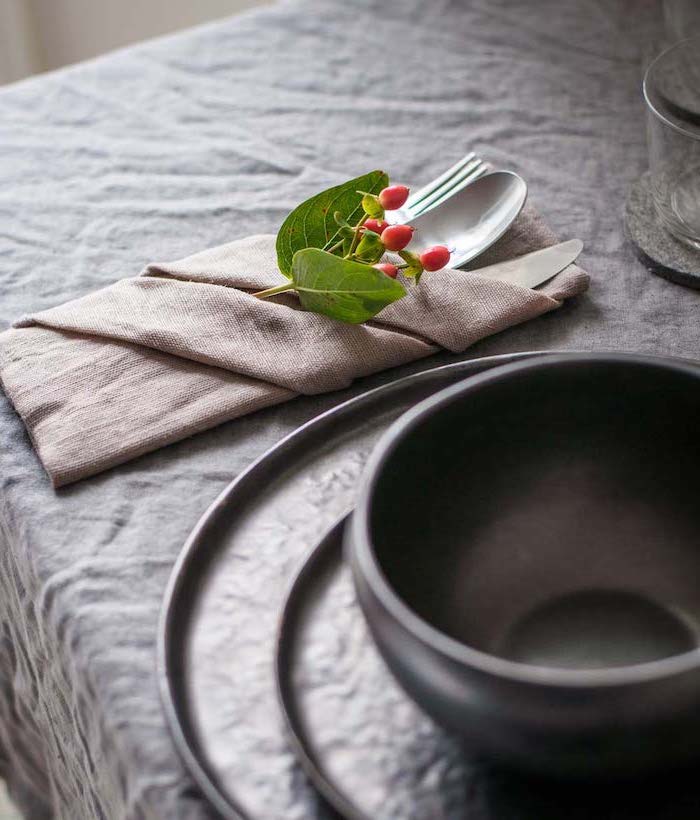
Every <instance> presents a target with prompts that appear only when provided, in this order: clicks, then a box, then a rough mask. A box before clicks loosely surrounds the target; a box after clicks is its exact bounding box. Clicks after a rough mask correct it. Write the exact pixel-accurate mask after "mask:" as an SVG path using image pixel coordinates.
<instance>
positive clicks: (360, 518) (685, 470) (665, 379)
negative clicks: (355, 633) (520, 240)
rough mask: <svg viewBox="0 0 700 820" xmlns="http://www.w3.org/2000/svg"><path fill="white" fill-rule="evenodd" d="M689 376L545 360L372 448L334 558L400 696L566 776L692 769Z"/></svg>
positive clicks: (402, 423) (672, 366)
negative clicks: (342, 560)
mask: <svg viewBox="0 0 700 820" xmlns="http://www.w3.org/2000/svg"><path fill="white" fill-rule="evenodd" d="M699 425H700V368H696V367H695V366H693V365H692V364H690V363H688V364H683V363H677V362H673V361H671V360H661V359H658V358H657V359H655V358H653V357H641V356H631V355H623V354H619V355H616V354H580V355H573V356H566V357H561V356H551V357H543V358H538V359H535V360H531V361H525V362H522V363H517V364H514V365H509V366H506V367H502V368H498V369H496V370H493V371H490V372H489V373H487V374H484V375H481V376H477V377H474V378H472V379H469V380H468V381H467V382H464V383H462V384H459V385H456V386H453V387H450V388H448V389H447V390H445V391H443V392H441V393H439V394H437V395H436V396H434V397H432V398H430V399H428V400H426V401H425V402H423V403H421V404H420V405H418V406H417V407H416V408H414V409H413V410H411V411H410V412H409V413H407V414H406V415H405V416H404V417H403V418H402V419H400V420H399V421H398V422H396V423H395V424H394V425H393V426H392V428H391V429H390V430H389V431H388V432H387V434H386V435H385V436H384V438H383V439H382V441H381V442H380V443H379V445H378V446H377V449H376V450H375V452H374V454H373V456H372V458H371V460H370V463H369V465H368V468H367V473H366V477H365V481H364V485H363V488H362V491H361V493H360V498H359V501H358V505H357V508H356V511H355V513H354V515H353V519H352V522H351V525H350V527H349V528H348V533H347V540H348V547H349V553H350V559H351V564H352V567H353V574H354V578H355V584H356V588H357V592H358V599H359V601H360V604H361V606H362V608H363V611H364V613H365V615H366V617H367V620H368V623H369V626H370V629H371V631H372V634H373V636H374V638H375V640H376V642H377V645H378V647H379V649H380V651H381V652H382V654H383V656H384V658H385V659H386V661H387V663H388V665H389V667H390V668H391V669H392V671H393V672H394V674H395V675H396V677H397V678H398V680H399V682H400V683H401V684H402V685H403V687H404V688H405V689H406V691H407V692H408V694H409V695H411V696H412V697H413V698H414V700H416V702H417V703H418V704H419V705H420V706H422V707H423V708H424V709H425V711H427V712H428V713H429V714H430V715H432V716H433V717H434V718H435V719H436V720H437V721H439V722H440V723H441V724H443V725H445V726H447V727H448V728H451V729H454V730H456V731H458V732H460V733H461V734H462V735H463V736H464V738H465V740H466V741H467V742H468V743H469V744H470V746H471V747H472V748H473V750H474V751H476V752H480V753H484V754H486V755H488V756H490V757H492V758H495V759H496V760H498V761H500V762H502V763H505V764H509V765H514V766H517V767H519V768H524V769H529V770H535V771H538V772H544V773H547V774H557V775H563V776H572V775H573V776H589V775H603V776H616V775H620V774H625V775H628V774H638V773H640V772H644V771H647V770H649V769H653V768H658V767H666V766H671V765H677V764H682V763H685V762H687V761H689V760H692V759H695V758H698V757H700V651H698V646H700V499H699V497H698V474H699V472H700V437H699V436H698V427H699Z"/></svg>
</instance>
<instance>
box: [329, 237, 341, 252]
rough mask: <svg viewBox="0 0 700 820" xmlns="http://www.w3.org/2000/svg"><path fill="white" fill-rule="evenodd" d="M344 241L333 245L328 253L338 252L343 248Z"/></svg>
mask: <svg viewBox="0 0 700 820" xmlns="http://www.w3.org/2000/svg"><path fill="white" fill-rule="evenodd" d="M344 241H345V240H344V239H341V240H340V242H336V243H335V245H332V246H331V247H330V248H328V253H333V252H334V251H337V250H338V248H342V247H343V242H344Z"/></svg>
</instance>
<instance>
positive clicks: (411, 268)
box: [399, 251, 424, 284]
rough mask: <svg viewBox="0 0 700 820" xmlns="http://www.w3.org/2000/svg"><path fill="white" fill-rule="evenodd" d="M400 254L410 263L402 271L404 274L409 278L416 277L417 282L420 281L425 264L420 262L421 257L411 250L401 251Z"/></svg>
mask: <svg viewBox="0 0 700 820" xmlns="http://www.w3.org/2000/svg"><path fill="white" fill-rule="evenodd" d="M399 256H400V257H401V258H402V259H403V261H404V262H405V263H406V264H407V265H408V267H407V268H404V269H403V270H402V271H401V272H402V273H403V275H404V276H406V277H408V278H409V279H415V280H416V284H418V282H420V278H421V276H422V275H423V270H424V268H423V265H421V263H420V259H419V258H418V256H417V255H416V254H415V253H412V252H411V251H399Z"/></svg>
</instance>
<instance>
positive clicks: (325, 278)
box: [292, 183, 406, 324]
mask: <svg viewBox="0 0 700 820" xmlns="http://www.w3.org/2000/svg"><path fill="white" fill-rule="evenodd" d="M365 184H366V183H365ZM292 279H293V281H294V287H295V288H296V290H297V293H298V294H299V300H300V301H301V303H302V305H303V306H304V307H305V308H306V309H307V310H312V311H314V312H315V313H322V314H323V315H324V316H330V318H331V319H337V320H339V321H341V322H349V323H351V324H360V323H361V322H366V321H367V320H368V319H371V318H372V317H373V316H376V315H377V313H379V311H380V310H382V309H383V308H385V307H386V306H387V305H390V304H391V303H392V302H396V301H397V300H398V299H401V298H402V297H403V296H405V295H406V289H405V288H404V287H403V285H402V284H401V283H400V282H397V281H396V280H395V279H392V278H391V277H389V276H386V275H385V274H383V273H382V272H381V271H379V270H377V269H376V268H373V267H371V265H363V264H362V263H360V262H351V261H350V260H349V259H339V258H338V257H337V256H333V254H331V253H327V252H326V251H322V250H318V249H317V248H307V249H305V250H300V251H297V252H296V253H295V254H294V261H293V265H292Z"/></svg>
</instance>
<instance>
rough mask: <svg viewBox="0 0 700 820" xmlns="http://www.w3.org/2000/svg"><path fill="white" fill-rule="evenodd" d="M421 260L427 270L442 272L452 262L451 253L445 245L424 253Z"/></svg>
mask: <svg viewBox="0 0 700 820" xmlns="http://www.w3.org/2000/svg"><path fill="white" fill-rule="evenodd" d="M419 259H420V263H421V265H423V267H424V268H425V269H426V270H430V271H433V270H440V268H444V267H445V265H446V264H447V263H448V262H449V261H450V252H449V250H448V249H447V248H446V247H445V246H444V245H435V247H433V248H428V249H427V250H425V251H423V253H422V254H421V255H420V256H419Z"/></svg>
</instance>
